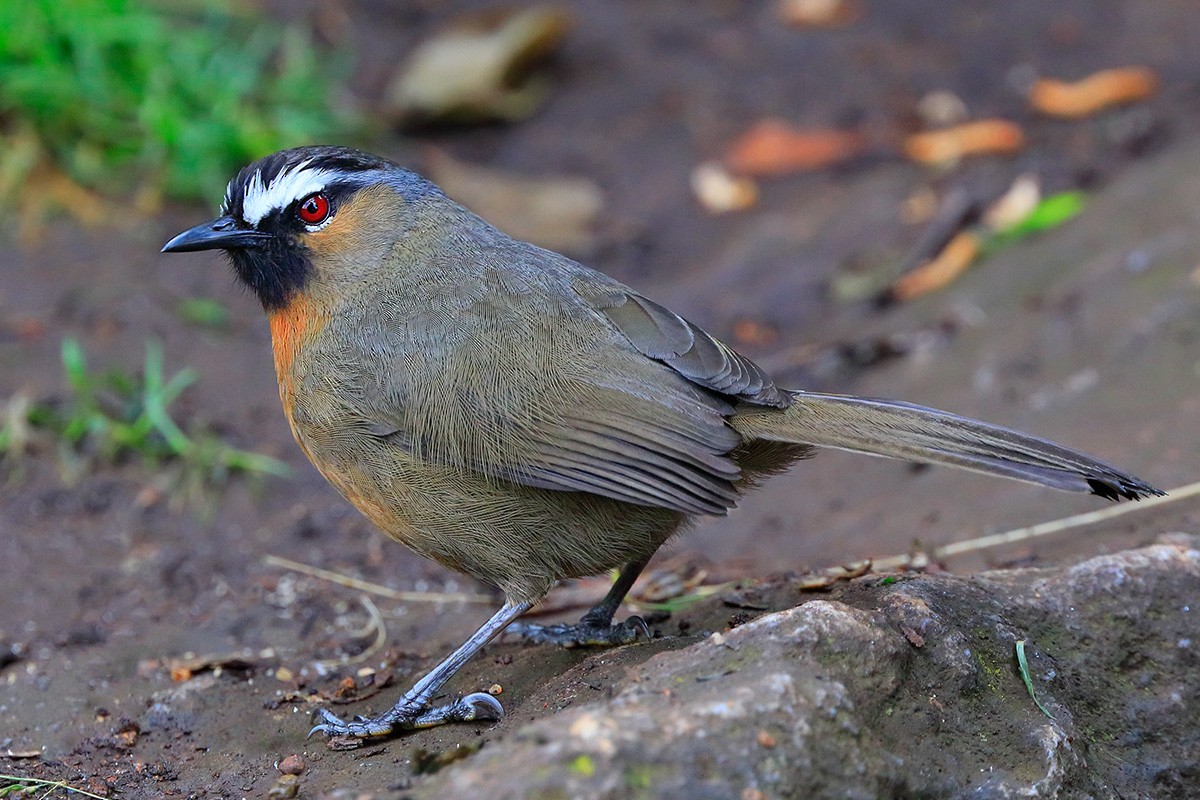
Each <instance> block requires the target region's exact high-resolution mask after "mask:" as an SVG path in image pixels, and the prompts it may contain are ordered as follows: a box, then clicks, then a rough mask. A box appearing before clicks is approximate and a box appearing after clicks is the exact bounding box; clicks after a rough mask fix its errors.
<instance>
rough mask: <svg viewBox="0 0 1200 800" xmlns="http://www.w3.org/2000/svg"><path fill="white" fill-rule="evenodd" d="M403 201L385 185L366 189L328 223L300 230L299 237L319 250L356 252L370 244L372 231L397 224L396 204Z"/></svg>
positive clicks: (329, 252)
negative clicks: (312, 230)
mask: <svg viewBox="0 0 1200 800" xmlns="http://www.w3.org/2000/svg"><path fill="white" fill-rule="evenodd" d="M400 202H401V201H400V198H399V197H398V196H397V195H396V193H395V192H394V191H392V190H391V189H389V188H387V187H386V186H372V187H369V188H366V189H363V190H362V191H360V192H359V193H358V194H357V195H355V196H354V198H353V199H352V200H351V201H350V202H349V203H346V204H345V205H343V206H342V207H341V208H339V209H338V210H337V211H336V212H335V213H334V215H333V219H331V220H330V221H329V224H328V225H326V226H325V227H324V228H322V229H321V230H319V231H316V232H315V233H305V234H301V235H300V240H301V241H302V242H304V246H305V247H307V248H308V249H309V250H311V251H313V252H314V253H317V254H322V255H328V256H334V255H336V254H338V253H354V252H357V251H358V250H360V249H362V248H364V247H367V246H368V245H369V243H370V241H371V238H372V233H373V232H377V229H378V228H379V227H380V226H385V227H386V226H389V225H394V224H395V212H396V206H398V205H399V203H400Z"/></svg>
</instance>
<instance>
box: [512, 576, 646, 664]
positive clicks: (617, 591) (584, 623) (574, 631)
mask: <svg viewBox="0 0 1200 800" xmlns="http://www.w3.org/2000/svg"><path fill="white" fill-rule="evenodd" d="M649 561H650V559H649V558H643V559H640V560H638V561H631V562H629V563H628V564H626V565H625V567H624V569H622V570H621V574H620V575H618V576H617V579H616V581H614V582H613V585H612V588H611V589H609V590H608V594H606V595H605V596H604V599H603V600H601V601H600V603H599V604H598V605H597V606H596V607H595V608H593V609H592V610H590V611H588V612H587V613H586V614H584V615H583V618H582V619H580V620H579V622H576V623H574V624H572V625H535V624H534V623H532V622H514V623H512V624H511V625H509V626H508V629H507V630H506V631H505V633H514V634H516V635H518V636H520V637H522V638H523V639H524V640H525V641H527V642H531V643H534V644H557V645H559V646H561V647H610V646H613V645H618V644H629V643H630V642H634V641H637V638H638V635H639V634H641V635H643V636H645V637H646V638H647V639H649V638H650V628H649V627H648V626H647V625H646V622H645V620H643V619H642V618H641V617H630V618H629V619H627V620H625V621H624V622H622V623H620V624H618V625H614V624H613V615H614V614H616V613H617V609H618V608H620V607H621V601H622V600H624V599H625V595H627V594H629V590H630V589H632V588H633V582H634V581H636V580H637V578H638V575H641V574H642V570H643V569H645V568H646V564H647V563H648V562H649Z"/></svg>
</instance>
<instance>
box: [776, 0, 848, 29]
mask: <svg viewBox="0 0 1200 800" xmlns="http://www.w3.org/2000/svg"><path fill="white" fill-rule="evenodd" d="M862 12H863V9H862V5H861V3H859V2H857V0H780V2H779V17H780V19H782V20H783V21H784V22H785V23H787V24H789V25H796V26H798V27H801V28H825V27H835V26H842V25H849V24H851V23H853V22H857V21H858V20H859V19H860V18H861V17H862Z"/></svg>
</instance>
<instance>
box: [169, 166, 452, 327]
mask: <svg viewBox="0 0 1200 800" xmlns="http://www.w3.org/2000/svg"><path fill="white" fill-rule="evenodd" d="M434 197H437V198H441V197H443V195H442V193H441V191H440V190H439V189H438V188H437V187H436V186H434V185H433V184H432V183H430V182H429V181H427V180H425V179H424V178H421V177H420V176H418V175H416V174H415V173H413V172H409V171H408V170H406V169H403V168H401V167H399V166H397V165H396V164H393V163H392V162H390V161H386V160H384V159H382V158H379V157H377V156H373V155H370V154H368V153H363V152H360V151H358V150H353V149H351V148H348V147H329V146H320V147H298V148H295V149H292V150H283V151H280V152H278V153H275V154H273V155H270V156H267V157H265V158H262V159H259V160H258V161H256V162H254V163H253V164H250V165H249V166H247V167H244V168H243V169H242V170H241V171H240V172H239V173H238V174H237V176H236V177H235V178H234V179H233V180H232V181H230V182H229V187H228V188H227V189H226V190H225V199H224V201H223V202H222V203H221V209H220V212H219V215H218V216H217V218H216V219H213V220H210V221H208V222H204V223H202V224H200V225H197V226H196V227H194V228H190V229H188V230H186V231H184V232H183V233H181V234H179V235H178V236H176V237H175V238H173V239H171V241H169V242H167V243H166V245H165V246H164V247H163V252H164V253H181V252H188V251H192V250H224V251H225V253H226V254H227V255H228V256H229V258H230V260H231V261H232V262H233V267H234V270H235V271H236V272H237V275H238V277H239V278H240V279H241V280H242V281H243V282H245V283H246V285H248V286H249V287H250V288H251V289H253V290H254V293H255V294H256V295H258V298H259V300H261V301H262V304H263V307H264V308H265V309H267V311H269V312H270V311H275V310H278V309H281V308H283V307H284V306H286V305H287V304H288V303H289V302H290V301H291V299H292V298H293V297H294V296H295V295H296V294H297V293H299V292H302V291H305V290H306V289H308V288H309V287H310V284H312V283H313V282H314V281H329V280H334V279H336V280H346V281H356V280H361V279H364V278H366V277H367V273H368V272H369V271H370V270H373V269H376V268H377V267H378V265H379V264H380V263H381V261H382V260H383V259H384V258H386V256H387V254H388V253H389V252H390V251H391V248H392V246H393V245H394V243H395V241H396V239H397V238H398V237H399V236H400V235H402V234H403V233H404V232H405V230H406V229H410V228H412V227H413V225H414V224H415V218H414V211H415V210H416V206H419V205H420V203H421V201H422V200H425V199H429V198H434Z"/></svg>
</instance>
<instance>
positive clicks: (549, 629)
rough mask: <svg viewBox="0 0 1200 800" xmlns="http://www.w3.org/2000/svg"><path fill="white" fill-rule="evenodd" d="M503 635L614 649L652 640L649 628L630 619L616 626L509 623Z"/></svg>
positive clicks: (587, 622) (589, 622)
mask: <svg viewBox="0 0 1200 800" xmlns="http://www.w3.org/2000/svg"><path fill="white" fill-rule="evenodd" d="M504 632H505V633H506V634H515V635H517V636H520V637H521V638H522V639H524V640H525V641H526V642H528V643H530V644H556V645H558V646H559V647H615V646H616V645H620V644H631V643H633V642H636V641H637V640H638V637H639V636H644V637H646V638H647V639H651V638H653V637H652V636H651V635H650V626H649V625H647V624H646V621H645V620H644V619H642V618H641V617H630V618H629V619H627V620H625V621H624V622H622V623H619V624H612V623H610V622H598V621H594V620H589V619H588V618H587V617H584V618H583V619H582V620H580V621H579V622H576V623H574V624H571V625H535V624H534V623H532V622H513V623H510V624H509V626H508V627H507V628H505V630H504Z"/></svg>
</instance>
